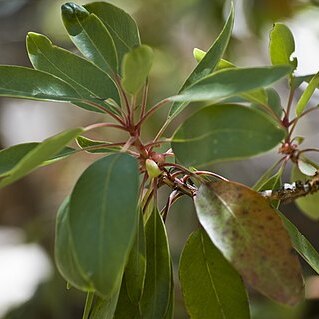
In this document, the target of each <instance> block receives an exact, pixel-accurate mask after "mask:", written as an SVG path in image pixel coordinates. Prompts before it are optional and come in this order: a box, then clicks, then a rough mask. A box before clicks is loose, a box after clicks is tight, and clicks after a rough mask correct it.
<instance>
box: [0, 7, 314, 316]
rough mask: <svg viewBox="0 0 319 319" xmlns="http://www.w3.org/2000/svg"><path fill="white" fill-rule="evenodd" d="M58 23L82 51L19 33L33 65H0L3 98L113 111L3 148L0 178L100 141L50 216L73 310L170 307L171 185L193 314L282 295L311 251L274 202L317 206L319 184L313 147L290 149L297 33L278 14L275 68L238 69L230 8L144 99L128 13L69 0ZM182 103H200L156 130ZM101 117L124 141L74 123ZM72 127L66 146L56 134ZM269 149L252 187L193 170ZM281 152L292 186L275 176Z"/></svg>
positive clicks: (139, 50) (292, 293)
mask: <svg viewBox="0 0 319 319" xmlns="http://www.w3.org/2000/svg"><path fill="white" fill-rule="evenodd" d="M62 20H63V23H64V25H65V28H66V30H67V32H68V34H69V36H70V38H71V40H72V41H73V43H74V44H75V46H76V47H77V49H78V50H79V52H80V53H81V55H80V54H74V53H72V52H70V51H67V50H65V49H62V48H60V47H58V46H56V45H54V44H53V43H52V42H51V41H50V40H49V39H48V38H47V37H46V36H44V35H41V34H36V33H29V34H28V36H27V51H28V55H29V58H30V61H31V63H32V65H33V69H31V68H24V67H19V66H0V96H8V97H16V98H23V99H31V100H43V101H57V102H61V101H63V102H69V103H71V104H73V105H75V106H77V107H80V108H82V109H84V110H86V111H89V112H97V113H101V116H103V115H104V116H105V117H107V118H108V119H111V121H103V122H100V123H92V124H91V125H89V126H87V127H85V128H75V129H70V130H67V131H64V132H62V133H60V134H58V135H56V136H53V137H51V138H48V139H47V140H45V141H43V142H42V143H27V144H20V145H16V146H13V147H11V148H8V149H5V150H2V151H1V152H0V178H1V179H0V187H5V186H6V185H9V184H11V183H13V182H15V181H16V180H18V179H20V178H22V177H24V176H25V175H27V174H29V173H30V172H31V171H33V170H34V169H36V168H37V167H40V166H43V165H49V164H51V163H54V162H55V161H57V160H60V159H64V158H66V157H69V156H71V155H73V154H76V153H79V152H83V151H84V152H89V153H92V154H97V153H98V154H100V155H101V154H102V157H101V158H99V159H97V160H96V161H95V162H94V163H93V164H92V165H91V166H89V167H88V168H87V169H86V170H85V171H84V172H83V174H82V175H81V177H80V178H79V180H78V181H77V183H76V185H75V186H74V188H73V190H72V191H71V193H70V195H69V196H68V197H67V198H66V199H65V201H64V202H63V203H62V205H61V207H60V209H59V211H58V214H57V222H56V241H55V259H56V264H57V267H58V269H59V271H60V273H61V275H62V276H63V277H64V278H65V280H66V281H67V283H68V284H69V285H70V286H72V287H74V288H76V289H79V290H81V291H84V292H86V293H87V301H86V304H85V309H84V314H83V319H87V318H91V319H102V318H116V319H120V318H158V319H159V318H162V319H169V318H173V314H174V280H173V267H172V260H171V255H170V249H169V241H168V238H167V233H166V227H165V221H166V218H168V216H169V212H170V208H171V207H172V205H173V204H174V203H175V202H176V200H178V199H179V198H180V197H182V196H190V197H191V198H192V200H193V202H194V207H195V211H196V215H197V218H198V221H199V225H200V226H199V227H198V229H197V230H196V231H194V232H193V233H192V234H191V235H190V237H189V239H188V240H187V242H186V244H185V247H184V249H183V252H182V254H181V258H180V265H179V279H180V283H181V287H182V293H183V297H184V300H185V304H186V308H187V311H188V313H189V315H190V317H191V318H194V319H197V318H198V319H205V318H207V319H208V318H209V319H214V318H216V319H217V318H225V319H226V318H229V319H233V318H238V319H248V318H249V317H250V312H249V303H248V297H247V292H246V285H249V286H251V287H252V288H254V289H256V290H258V291H259V292H261V293H262V294H263V295H265V296H267V297H268V298H271V299H273V300H275V301H276V302H278V303H282V304H286V305H295V304H297V303H299V302H300V301H301V300H303V298H304V281H303V276H302V271H301V267H300V264H299V260H298V258H297V256H296V254H295V251H296V252H298V253H299V254H300V255H301V256H302V257H303V258H304V259H305V260H306V262H307V263H309V265H310V266H311V267H312V268H313V269H314V270H315V271H316V272H318V271H319V268H318V262H319V255H318V253H317V252H316V250H315V249H314V248H313V247H312V246H311V244H310V243H309V242H308V241H307V239H306V238H305V237H304V236H303V235H302V234H301V233H300V232H299V231H298V229H297V228H296V227H295V226H294V225H293V224H292V223H291V222H290V221H289V220H288V219H287V218H286V217H285V216H284V215H283V214H282V213H280V212H279V210H278V209H279V207H280V204H281V200H283V199H297V204H298V205H299V206H300V208H301V209H302V210H304V211H305V213H306V214H307V215H308V216H309V217H311V218H313V219H318V218H319V211H318V201H319V199H318V193H316V194H313V193H315V192H316V191H317V190H318V189H319V182H318V171H317V170H318V165H317V164H316V163H314V162H313V161H311V160H310V159H308V158H307V157H305V153H306V152H310V151H316V152H317V151H318V149H302V148H301V146H300V145H301V144H302V141H303V139H301V138H300V137H298V136H294V130H295V127H296V126H297V124H298V123H299V120H300V119H301V118H302V117H303V116H305V115H306V114H307V113H309V112H312V111H314V110H315V109H316V107H313V108H311V107H308V104H309V102H310V101H311V96H312V94H313V93H314V91H315V89H316V88H317V87H318V83H319V80H318V79H319V77H318V74H314V75H310V76H303V77H298V76H296V75H295V73H294V71H295V69H296V67H297V59H296V57H293V56H292V55H293V53H294V49H295V43H294V39H293V35H292V33H291V31H290V30H289V29H288V27H287V26H285V25H284V24H275V25H274V27H273V29H272V31H271V32H270V44H269V52H270V61H271V63H272V65H270V66H264V67H241V68H239V67H236V66H235V65H234V64H233V63H231V62H229V61H227V60H224V59H223V57H224V53H225V51H226V49H227V46H228V44H229V41H230V39H231V33H232V28H233V24H234V10H233V8H231V10H230V13H229V16H228V18H227V20H226V22H225V25H224V27H223V29H222V30H221V32H220V34H219V36H218V37H217V39H216V40H215V41H214V42H213V44H212V45H211V47H210V48H209V50H208V51H207V52H204V51H202V50H199V49H195V50H194V56H195V58H196V60H197V61H198V64H197V66H196V67H195V69H194V70H193V72H192V73H191V74H190V75H189V76H188V78H187V79H186V80H185V82H184V84H183V85H182V86H181V89H180V90H179V92H178V93H177V94H176V95H174V96H172V97H168V98H165V99H164V100H161V101H159V102H157V103H156V104H155V105H149V103H148V86H149V73H150V71H151V67H152V63H153V56H154V53H153V50H152V49H151V48H150V47H149V46H147V45H145V44H142V43H141V40H140V35H139V31H138V27H137V25H136V22H135V21H134V19H133V18H132V17H131V16H130V15H129V14H127V13H126V12H124V11H123V10H122V9H120V8H118V7H116V6H114V5H112V4H110V3H107V2H93V3H89V4H87V5H84V6H79V5H77V4H74V3H66V4H64V5H63V6H62ZM279 80H282V81H283V80H285V82H284V83H285V84H286V85H288V86H289V88H290V96H289V98H288V104H287V106H283V105H282V102H281V98H280V96H279V94H278V92H277V91H276V90H275V89H274V88H269V86H272V85H273V84H274V83H276V82H277V81H279ZM304 81H306V82H309V84H308V86H307V88H306V89H305V91H304V92H303V94H302V95H301V97H300V98H299V99H298V102H297V103H296V105H295V116H294V117H293V118H292V115H291V113H292V112H291V110H292V108H293V106H294V105H293V97H294V94H295V91H296V89H297V88H298V87H299V86H300V84H301V83H302V82H304ZM192 102H204V104H203V107H201V108H198V109H196V110H195V112H194V113H193V114H192V115H190V116H189V117H188V118H186V119H185V120H183V121H182V123H181V125H180V126H179V127H177V128H176V129H175V131H174V133H173V135H172V136H171V137H169V138H163V135H164V133H165V130H166V128H167V127H168V126H169V125H170V124H171V122H172V120H173V119H174V118H175V117H177V116H179V115H180V113H181V112H183V110H184V109H185V108H194V107H195V106H194V104H191V103H192ZM168 104H170V108H169V111H168V114H167V117H166V119H165V122H164V123H163V125H162V127H161V129H160V130H159V132H158V133H157V134H156V136H154V138H153V139H152V140H150V141H147V142H145V141H143V136H142V133H141V132H142V128H143V125H144V123H145V122H146V121H147V120H148V118H149V117H150V116H151V115H152V114H154V113H155V112H156V111H157V110H159V109H160V108H162V107H164V106H165V105H168ZM88 114H90V113H88ZM100 127H110V128H113V129H119V130H122V131H124V132H126V133H127V139H126V140H124V141H117V142H110V141H108V140H105V137H101V139H100V140H91V139H90V138H89V137H87V136H86V133H87V132H88V131H91V130H95V129H97V128H100ZM73 140H76V142H77V145H78V147H77V148H71V147H69V146H67V145H68V144H69V143H70V142H71V141H73ZM275 147H277V149H278V154H279V157H280V158H279V160H278V161H277V162H276V163H275V164H274V165H273V166H272V167H271V168H270V169H268V170H267V171H266V172H265V174H264V175H263V176H261V178H260V179H259V180H258V181H257V183H256V184H255V186H254V187H252V188H250V187H247V186H245V185H242V184H239V183H236V182H233V181H229V180H227V179H226V178H224V177H222V176H219V175H218V174H216V173H215V172H212V171H207V170H203V169H206V168H207V166H208V165H210V164H212V163H215V162H222V161H228V160H238V159H246V158H250V157H252V156H256V155H259V154H261V153H264V152H267V151H270V150H272V149H274V148H275ZM288 162H291V163H292V164H293V171H292V179H293V181H296V180H299V183H298V187H296V186H289V185H288V186H287V184H284V185H283V187H282V186H281V184H282V183H281V178H282V175H283V173H284V171H285V169H286V164H287V163H288ZM165 185H166V186H168V187H169V188H170V190H171V192H170V195H169V197H168V198H167V203H166V205H164V207H160V203H159V201H158V198H157V197H158V196H157V194H158V191H159V189H160V188H161V187H163V186H165ZM295 185H296V184H295ZM278 194H282V197H279V196H278ZM304 195H307V196H306V197H303V198H299V197H300V196H304ZM308 195H309V196H308Z"/></svg>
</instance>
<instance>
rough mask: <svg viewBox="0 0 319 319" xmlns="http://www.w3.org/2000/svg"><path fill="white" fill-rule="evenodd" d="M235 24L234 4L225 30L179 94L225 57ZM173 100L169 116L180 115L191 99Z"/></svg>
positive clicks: (203, 76)
mask: <svg viewBox="0 0 319 319" xmlns="http://www.w3.org/2000/svg"><path fill="white" fill-rule="evenodd" d="M233 25H234V7H233V5H232V7H231V11H230V13H229V16H228V19H227V21H226V23H225V25H224V27H223V30H222V31H221V33H220V34H219V36H218V37H217V39H216V40H215V42H214V43H213V45H212V46H211V47H210V48H209V49H208V51H207V53H206V54H205V55H204V57H203V58H202V59H201V61H200V62H199V63H198V65H197V66H196V68H195V69H194V70H193V72H192V73H191V74H190V75H189V77H188V78H187V79H186V81H185V83H184V84H183V86H182V88H181V89H180V90H179V95H178V96H180V95H183V92H184V91H185V90H186V89H188V88H189V87H190V86H192V85H193V84H194V83H196V82H197V81H199V80H201V79H202V78H205V77H206V76H207V75H208V74H210V73H211V72H212V71H213V70H214V69H215V68H216V66H217V64H218V62H219V61H220V59H221V58H222V57H223V55H224V53H225V51H226V48H227V46H228V43H229V40H230V37H231V33H232V30H233ZM172 101H174V103H173V105H172V106H171V109H170V111H169V117H175V116H176V115H178V114H179V113H180V112H181V111H182V110H183V109H184V108H185V107H186V106H187V103H184V102H190V100H178V99H175V100H174V99H172Z"/></svg>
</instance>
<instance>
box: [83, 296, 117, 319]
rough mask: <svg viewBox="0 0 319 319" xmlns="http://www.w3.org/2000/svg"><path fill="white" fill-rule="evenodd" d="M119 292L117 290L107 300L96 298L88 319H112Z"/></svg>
mask: <svg viewBox="0 0 319 319" xmlns="http://www.w3.org/2000/svg"><path fill="white" fill-rule="evenodd" d="M119 292H120V291H119V290H118V291H116V292H115V293H114V294H113V295H112V296H111V297H109V298H107V299H102V298H100V297H98V298H97V300H96V301H95V304H94V306H93V307H92V312H91V315H90V317H89V319H110V318H112V319H113V318H114V314H115V310H116V305H117V301H118V298H119Z"/></svg>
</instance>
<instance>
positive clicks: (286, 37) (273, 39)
mask: <svg viewBox="0 0 319 319" xmlns="http://www.w3.org/2000/svg"><path fill="white" fill-rule="evenodd" d="M269 51H270V59H271V63H272V64H273V65H277V64H288V65H289V64H290V65H292V66H293V67H294V68H296V67H297V60H296V58H295V59H294V60H291V55H292V54H293V53H294V51H295V40H294V37H293V35H292V33H291V31H290V30H289V28H288V27H287V26H286V25H284V24H282V23H275V24H274V26H273V29H272V30H271V32H270V43H269Z"/></svg>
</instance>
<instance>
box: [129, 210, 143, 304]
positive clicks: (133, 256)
mask: <svg viewBox="0 0 319 319" xmlns="http://www.w3.org/2000/svg"><path fill="white" fill-rule="evenodd" d="M145 273H146V247H145V231H144V222H143V215H142V213H140V215H139V223H138V227H137V232H136V236H135V241H134V244H133V247H132V250H131V252H130V256H129V259H128V262H127V265H126V268H125V283H126V288H127V294H128V296H129V298H130V299H131V300H132V302H133V303H135V304H137V305H138V303H139V301H140V299H141V297H142V292H143V288H144V280H145Z"/></svg>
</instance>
